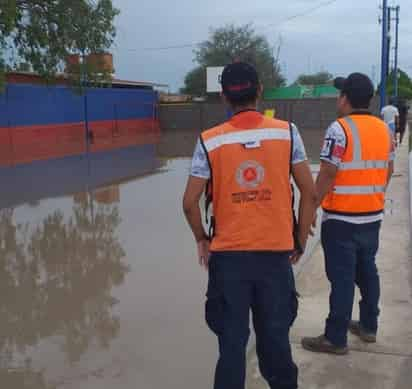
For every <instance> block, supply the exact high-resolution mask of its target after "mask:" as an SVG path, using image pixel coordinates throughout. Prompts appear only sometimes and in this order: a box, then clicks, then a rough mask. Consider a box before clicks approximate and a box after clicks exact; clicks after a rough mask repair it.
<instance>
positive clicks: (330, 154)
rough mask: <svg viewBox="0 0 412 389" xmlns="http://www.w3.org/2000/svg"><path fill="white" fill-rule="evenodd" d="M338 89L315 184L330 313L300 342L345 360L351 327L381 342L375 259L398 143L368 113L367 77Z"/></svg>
mask: <svg viewBox="0 0 412 389" xmlns="http://www.w3.org/2000/svg"><path fill="white" fill-rule="evenodd" d="M335 86H336V88H338V89H339V90H340V91H341V93H340V96H339V98H338V104H337V107H338V113H339V119H338V120H337V121H336V122H334V123H333V124H332V125H331V126H330V127H329V128H328V130H327V131H326V136H325V141H324V145H323V149H322V151H321V156H320V158H321V169H320V173H319V176H318V178H317V182H316V186H317V192H318V201H319V202H321V204H322V208H323V220H322V247H323V250H324V254H325V265H326V273H327V277H328V279H329V282H330V284H331V294H330V312H329V317H328V318H327V320H326V328H325V332H324V333H323V334H322V335H321V336H319V337H316V338H304V339H303V340H302V345H303V347H304V348H305V349H307V350H309V351H314V352H325V353H332V354H338V355H342V354H346V353H347V352H348V344H347V332H348V330H350V331H351V332H352V333H354V334H355V335H357V336H359V337H360V338H361V339H362V340H363V341H364V342H368V343H373V342H376V333H377V330H378V315H379V298H380V285H379V276H378V270H377V267H376V263H375V258H376V254H377V251H378V247H379V231H380V227H381V222H382V219H383V211H384V202H385V192H386V189H387V185H388V184H389V181H390V178H391V175H392V173H393V160H394V142H393V138H392V136H391V133H390V130H389V128H388V127H387V125H386V124H385V123H384V122H383V121H382V120H381V119H378V118H376V117H375V116H373V115H372V114H371V113H370V112H369V111H368V109H369V105H370V102H371V99H372V97H373V95H374V87H373V84H372V82H371V81H370V79H369V78H368V77H367V76H365V75H363V74H360V73H354V74H351V75H350V76H349V77H348V78H346V79H344V78H339V79H336V80H335ZM355 284H356V285H357V286H358V287H359V289H360V293H361V297H362V298H361V301H360V304H359V308H360V317H359V320H357V321H352V320H351V319H352V308H353V301H354V289H355Z"/></svg>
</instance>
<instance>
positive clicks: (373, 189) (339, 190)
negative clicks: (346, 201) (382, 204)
mask: <svg viewBox="0 0 412 389" xmlns="http://www.w3.org/2000/svg"><path fill="white" fill-rule="evenodd" d="M385 191H386V187H385V186H379V185H373V186H372V185H371V186H343V185H339V186H336V187H335V190H334V193H336V194H359V195H363V194H364V195H369V194H374V193H385Z"/></svg>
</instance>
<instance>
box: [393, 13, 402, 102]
mask: <svg viewBox="0 0 412 389" xmlns="http://www.w3.org/2000/svg"><path fill="white" fill-rule="evenodd" d="M400 9H401V7H400V6H399V5H398V6H397V7H396V8H395V12H396V19H395V20H396V33H395V69H394V78H395V80H394V89H395V97H396V100H398V96H399V78H398V76H399V75H398V73H399V69H398V53H399V11H400Z"/></svg>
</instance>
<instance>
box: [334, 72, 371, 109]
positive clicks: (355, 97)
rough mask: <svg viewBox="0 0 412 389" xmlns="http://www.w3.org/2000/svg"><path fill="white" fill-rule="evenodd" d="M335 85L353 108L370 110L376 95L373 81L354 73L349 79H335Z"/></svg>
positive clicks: (363, 75)
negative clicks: (371, 102)
mask: <svg viewBox="0 0 412 389" xmlns="http://www.w3.org/2000/svg"><path fill="white" fill-rule="evenodd" d="M333 84H334V86H335V88H336V89H338V90H340V91H341V92H342V94H344V95H345V96H347V98H348V100H349V102H350V103H351V105H352V106H353V108H368V107H369V104H370V101H371V100H372V97H373V95H374V94H375V88H374V86H373V83H372V81H371V79H370V78H369V77H368V76H367V75H365V74H362V73H352V74H350V75H349V76H348V77H347V78H344V77H338V78H335V80H334V83H333Z"/></svg>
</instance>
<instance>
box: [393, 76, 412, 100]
mask: <svg viewBox="0 0 412 389" xmlns="http://www.w3.org/2000/svg"><path fill="white" fill-rule="evenodd" d="M394 77H395V72H394V71H392V72H391V74H390V75H389V77H388V83H387V94H388V96H394V95H395V86H394V81H395V79H394ZM398 93H399V98H401V99H405V100H411V99H412V80H411V79H410V77H409V76H408V74H407V73H405V72H404V71H403V70H399V75H398Z"/></svg>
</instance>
